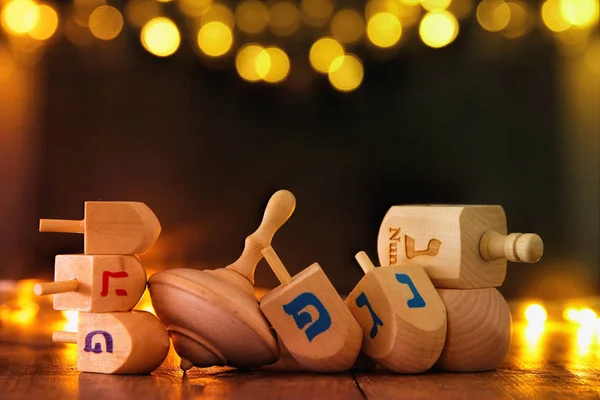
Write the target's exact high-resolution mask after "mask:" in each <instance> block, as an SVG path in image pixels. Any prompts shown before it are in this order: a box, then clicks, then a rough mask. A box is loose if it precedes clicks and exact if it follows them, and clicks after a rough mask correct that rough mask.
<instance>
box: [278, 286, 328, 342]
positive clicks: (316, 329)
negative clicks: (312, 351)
mask: <svg viewBox="0 0 600 400" xmlns="http://www.w3.org/2000/svg"><path fill="white" fill-rule="evenodd" d="M308 306H313V307H314V308H316V309H317V312H318V313H319V318H317V320H316V321H315V322H313V320H312V317H311V316H310V314H309V313H308V312H306V311H302V310H304V309H306V307H308ZM283 311H285V313H286V314H288V315H291V316H292V317H293V318H294V321H295V322H296V326H297V327H298V329H302V328H304V327H305V326H306V325H307V324H310V323H311V322H313V323H312V324H311V325H310V326H309V327H308V328H306V330H305V331H304V334H306V337H307V338H308V341H309V342H312V340H313V339H314V338H315V337H316V336H317V335H319V334H321V333H323V332H325V331H326V330H327V329H329V327H330V326H331V316H330V315H329V312H327V310H326V309H325V306H324V305H323V303H321V300H319V299H318V298H317V296H315V295H314V294H312V293H310V292H304V293H302V294H300V295H299V296H298V297H296V298H295V299H294V300H292V301H290V302H289V303H288V304H284V305H283Z"/></svg>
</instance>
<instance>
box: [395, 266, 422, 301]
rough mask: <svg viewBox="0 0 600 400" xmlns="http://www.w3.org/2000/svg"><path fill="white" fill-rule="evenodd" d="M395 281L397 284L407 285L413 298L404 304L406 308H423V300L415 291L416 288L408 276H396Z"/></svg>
mask: <svg viewBox="0 0 600 400" xmlns="http://www.w3.org/2000/svg"><path fill="white" fill-rule="evenodd" d="M396 279H397V280H398V282H400V283H403V284H405V285H407V286H408V288H409V289H410V291H411V292H412V294H413V298H412V299H408V301H407V302H406V304H407V305H408V308H423V307H425V300H423V297H421V295H420V294H419V292H418V291H417V288H416V287H415V284H414V283H413V281H412V279H410V276H408V275H406V274H396Z"/></svg>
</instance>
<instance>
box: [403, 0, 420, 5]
mask: <svg viewBox="0 0 600 400" xmlns="http://www.w3.org/2000/svg"><path fill="white" fill-rule="evenodd" d="M422 1H423V0H400V2H401V3H403V4H406V5H407V6H418V5H419V4H421V2H422Z"/></svg>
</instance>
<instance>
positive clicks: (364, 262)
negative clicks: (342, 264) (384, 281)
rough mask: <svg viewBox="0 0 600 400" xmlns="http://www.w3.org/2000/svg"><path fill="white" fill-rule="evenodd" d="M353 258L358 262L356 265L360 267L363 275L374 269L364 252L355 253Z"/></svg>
mask: <svg viewBox="0 0 600 400" xmlns="http://www.w3.org/2000/svg"><path fill="white" fill-rule="evenodd" d="M354 258H356V261H358V265H360V267H361V268H362V270H363V272H364V273H365V275H366V274H368V273H369V272H371V271H372V270H374V269H375V265H373V262H372V261H371V259H370V258H369V256H368V255H367V253H365V252H364V251H359V252H358V253H356V255H355V256H354Z"/></svg>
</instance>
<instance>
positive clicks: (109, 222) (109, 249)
mask: <svg viewBox="0 0 600 400" xmlns="http://www.w3.org/2000/svg"><path fill="white" fill-rule="evenodd" d="M160 229H161V228H160V222H159V221H158V218H156V215H154V213H153V212H152V210H150V208H149V207H148V206H147V205H145V204H144V203H139V202H132V201H131V202H124V201H86V203H85V214H84V218H83V220H81V221H69V220H57V219H41V220H40V232H66V233H83V234H84V253H85V254H142V253H144V252H145V251H146V250H148V249H149V248H150V247H152V245H153V244H154V242H156V239H158V236H159V235H160Z"/></svg>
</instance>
